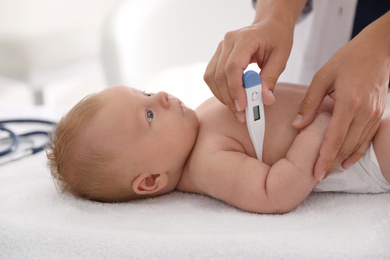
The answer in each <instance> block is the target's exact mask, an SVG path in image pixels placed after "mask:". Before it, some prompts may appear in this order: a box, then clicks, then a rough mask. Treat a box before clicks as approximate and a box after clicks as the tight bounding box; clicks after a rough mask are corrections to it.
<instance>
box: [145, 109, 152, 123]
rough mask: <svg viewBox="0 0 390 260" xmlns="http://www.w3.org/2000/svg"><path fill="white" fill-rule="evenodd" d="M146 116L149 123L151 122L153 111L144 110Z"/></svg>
mask: <svg viewBox="0 0 390 260" xmlns="http://www.w3.org/2000/svg"><path fill="white" fill-rule="evenodd" d="M146 116H147V117H148V121H149V123H151V122H152V119H153V112H152V111H148V112H146Z"/></svg>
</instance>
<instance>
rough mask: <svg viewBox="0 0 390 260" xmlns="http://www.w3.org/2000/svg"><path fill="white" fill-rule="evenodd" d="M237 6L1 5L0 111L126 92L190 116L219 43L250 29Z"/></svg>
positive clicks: (166, 2)
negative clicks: (119, 87)
mask: <svg viewBox="0 0 390 260" xmlns="http://www.w3.org/2000/svg"><path fill="white" fill-rule="evenodd" d="M226 2H229V3H226ZM244 2H245V3H243V1H241V0H233V1H222V0H212V1H206V0H202V1H189V0H125V1H124V0H0V105H2V106H6V107H25V106H31V105H45V106H49V107H60V108H69V107H71V106H73V105H74V104H76V102H78V101H79V100H80V99H81V98H83V97H84V96H85V95H87V94H89V93H91V92H96V91H99V90H102V89H103V88H105V87H107V86H109V85H114V84H127V85H131V86H133V87H136V88H139V89H141V90H146V91H151V92H154V91H160V90H164V91H167V92H170V93H172V94H174V95H176V96H178V97H179V98H180V99H182V100H183V101H184V102H185V103H186V104H187V105H188V106H191V107H193V108H195V107H196V106H197V105H198V104H199V103H201V101H203V100H205V99H206V98H207V97H208V96H211V92H210V91H209V90H208V88H207V86H206V84H205V83H204V82H203V73H204V70H205V68H206V65H207V62H208V61H209V59H210V58H211V57H212V55H213V53H214V51H215V49H216V48H217V45H218V43H219V41H221V40H222V39H223V36H224V34H225V33H226V32H227V31H228V30H233V29H237V28H240V27H242V26H245V25H248V24H250V23H251V22H252V19H253V17H254V14H255V11H254V9H253V7H252V5H251V1H250V0H247V1H244ZM221 9H223V10H224V12H223V14H220V15H218V13H222V12H221V11H220V10H221Z"/></svg>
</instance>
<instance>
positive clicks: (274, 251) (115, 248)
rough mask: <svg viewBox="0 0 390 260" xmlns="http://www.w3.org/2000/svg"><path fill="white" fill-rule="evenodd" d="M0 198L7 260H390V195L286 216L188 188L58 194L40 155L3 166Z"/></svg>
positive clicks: (317, 205) (318, 205) (312, 206)
mask: <svg viewBox="0 0 390 260" xmlns="http://www.w3.org/2000/svg"><path fill="white" fill-rule="evenodd" d="M14 114H19V115H26V114H29V115H30V116H33V115H39V116H40V117H43V116H44V115H46V116H45V117H46V118H50V119H55V118H58V113H55V112H54V111H52V110H50V109H45V108H40V109H28V110H17V111H16V110H6V109H5V108H4V107H1V109H0V118H2V119H3V118H5V117H9V116H12V115H14ZM0 198H1V199H0V259H266V258H285V259H347V258H348V259H388V258H390V247H389V245H390V193H386V194H379V195H367V194H365V195H358V194H330V193H329V194H312V195H310V196H309V197H308V198H307V199H306V200H305V201H304V202H303V203H302V204H301V205H300V206H299V207H298V208H297V209H296V210H294V211H293V212H291V213H289V214H285V215H261V214H252V213H247V212H243V211H240V210H237V209H235V208H233V207H231V206H229V205H226V204H224V203H222V202H220V201H217V200H214V199H211V198H208V197H204V196H201V195H195V194H184V193H180V192H173V193H171V194H169V195H166V196H162V197H158V198H154V199H149V200H141V201H134V202H129V203H121V204H103V203H98V202H90V201H85V200H81V199H77V198H74V197H72V196H70V195H60V194H59V193H57V191H56V189H55V186H54V184H53V182H52V179H51V176H50V174H49V171H48V169H47V167H46V157H45V154H44V153H41V154H38V155H35V156H31V157H28V158H26V159H24V160H22V161H18V162H13V163H10V164H7V165H3V166H0Z"/></svg>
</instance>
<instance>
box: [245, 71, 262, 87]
mask: <svg viewBox="0 0 390 260" xmlns="http://www.w3.org/2000/svg"><path fill="white" fill-rule="evenodd" d="M242 80H243V81H244V88H251V87H254V86H257V85H260V84H261V79H260V75H259V74H258V73H257V72H256V71H253V70H249V71H247V72H245V74H244V76H243V79H242Z"/></svg>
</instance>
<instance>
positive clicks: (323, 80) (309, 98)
mask: <svg viewBox="0 0 390 260" xmlns="http://www.w3.org/2000/svg"><path fill="white" fill-rule="evenodd" d="M319 72H320V71H319ZM319 72H317V73H316V74H315V75H314V77H313V80H312V82H311V84H310V86H309V87H308V89H307V91H306V94H305V96H304V98H303V99H302V101H301V104H300V106H299V110H298V114H297V117H296V118H295V120H294V122H293V126H294V127H295V128H297V129H302V128H304V127H306V126H308V125H309V124H310V123H311V122H312V121H313V120H314V118H315V116H316V114H317V110H318V108H319V107H320V105H321V103H322V101H323V100H324V98H325V96H326V95H328V93H329V92H331V91H332V90H331V86H332V84H333V82H332V81H331V80H330V79H331V77H323V76H322V75H324V73H319ZM325 75H326V73H325Z"/></svg>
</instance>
